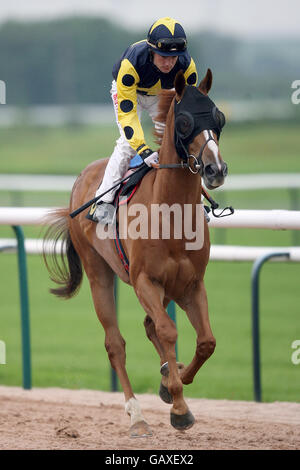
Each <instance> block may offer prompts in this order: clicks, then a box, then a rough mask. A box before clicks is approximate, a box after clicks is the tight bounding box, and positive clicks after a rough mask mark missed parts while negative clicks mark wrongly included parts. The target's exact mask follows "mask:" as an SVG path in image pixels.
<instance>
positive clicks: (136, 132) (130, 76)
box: [117, 59, 149, 154]
mask: <svg viewBox="0 0 300 470" xmlns="http://www.w3.org/2000/svg"><path fill="white" fill-rule="evenodd" d="M139 81H140V78H139V75H138V73H137V71H136V70H135V68H134V66H133V65H132V64H131V62H130V61H129V60H128V59H124V60H123V61H122V63H121V66H120V70H119V73H118V77H117V92H118V119H119V122H120V124H121V126H122V129H123V131H124V134H125V137H126V139H127V140H128V142H129V144H130V146H131V147H132V148H133V149H134V150H136V151H137V153H138V154H141V153H142V152H143V151H145V150H147V149H149V146H148V145H147V144H146V142H145V136H144V132H143V129H142V126H141V123H140V120H139V118H138V115H137V84H138V83H139Z"/></svg>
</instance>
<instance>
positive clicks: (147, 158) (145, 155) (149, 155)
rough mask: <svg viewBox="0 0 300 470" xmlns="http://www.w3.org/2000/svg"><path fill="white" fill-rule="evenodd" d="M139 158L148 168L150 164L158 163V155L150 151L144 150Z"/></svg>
mask: <svg viewBox="0 0 300 470" xmlns="http://www.w3.org/2000/svg"><path fill="white" fill-rule="evenodd" d="M140 156H141V157H142V159H143V160H144V163H146V165H148V166H152V163H158V153H157V152H153V150H151V149H147V150H144V151H143V152H142V153H141V154H140Z"/></svg>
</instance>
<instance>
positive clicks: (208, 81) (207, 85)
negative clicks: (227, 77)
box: [198, 69, 213, 95]
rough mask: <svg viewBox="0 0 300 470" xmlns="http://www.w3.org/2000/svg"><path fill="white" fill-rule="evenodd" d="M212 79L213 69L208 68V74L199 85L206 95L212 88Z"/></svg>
mask: <svg viewBox="0 0 300 470" xmlns="http://www.w3.org/2000/svg"><path fill="white" fill-rule="evenodd" d="M212 81H213V75H212V71H211V70H210V69H207V72H206V75H205V77H204V78H203V80H202V81H201V83H200V85H199V87H198V89H199V91H201V93H204V95H207V94H208V92H209V90H210V89H211V85H212Z"/></svg>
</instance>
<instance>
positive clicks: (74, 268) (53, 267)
mask: <svg viewBox="0 0 300 470" xmlns="http://www.w3.org/2000/svg"><path fill="white" fill-rule="evenodd" d="M68 214H69V209H57V210H55V211H53V212H51V213H50V215H49V216H48V217H47V222H48V223H49V222H50V226H49V228H48V229H47V231H46V234H45V236H44V240H43V258H44V261H45V264H46V267H47V269H48V272H49V274H50V278H51V280H52V281H53V282H55V283H56V284H58V286H60V287H56V288H52V289H50V292H51V293H52V294H55V295H57V296H58V297H63V298H65V299H69V298H71V297H73V296H74V295H75V294H77V292H78V290H79V288H80V285H81V281H82V276H83V271H82V265H81V260H80V258H79V256H78V254H77V252H76V250H75V248H74V245H73V242H72V240H71V237H70V232H69V229H68ZM59 245H60V246H59ZM48 255H49V256H48ZM65 255H66V256H67V261H68V264H67V263H66V259H65Z"/></svg>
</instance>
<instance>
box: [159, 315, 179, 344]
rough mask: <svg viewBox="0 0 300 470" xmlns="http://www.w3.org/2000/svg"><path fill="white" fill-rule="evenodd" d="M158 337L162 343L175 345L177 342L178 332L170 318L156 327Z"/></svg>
mask: <svg viewBox="0 0 300 470" xmlns="http://www.w3.org/2000/svg"><path fill="white" fill-rule="evenodd" d="M155 328H156V333H157V336H158V337H159V338H160V340H161V342H163V343H164V342H166V343H169V344H175V343H176V341H177V330H176V326H175V324H174V322H173V321H172V320H171V319H170V318H169V317H168V318H166V319H163V320H160V321H159V322H157V324H156V325H155Z"/></svg>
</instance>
